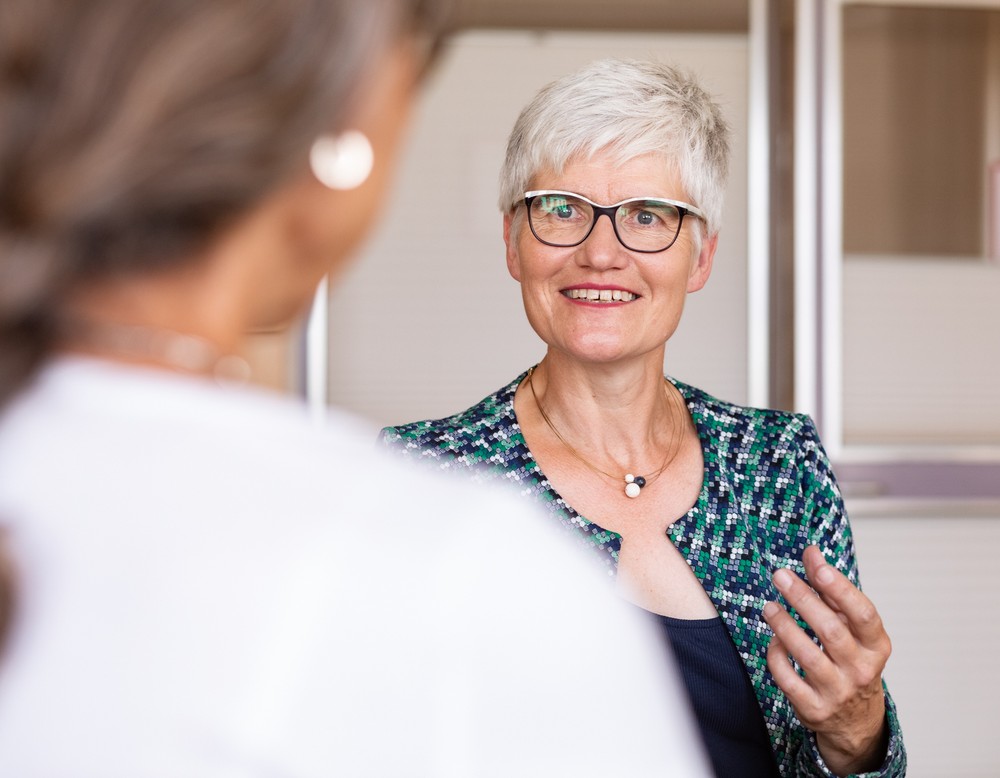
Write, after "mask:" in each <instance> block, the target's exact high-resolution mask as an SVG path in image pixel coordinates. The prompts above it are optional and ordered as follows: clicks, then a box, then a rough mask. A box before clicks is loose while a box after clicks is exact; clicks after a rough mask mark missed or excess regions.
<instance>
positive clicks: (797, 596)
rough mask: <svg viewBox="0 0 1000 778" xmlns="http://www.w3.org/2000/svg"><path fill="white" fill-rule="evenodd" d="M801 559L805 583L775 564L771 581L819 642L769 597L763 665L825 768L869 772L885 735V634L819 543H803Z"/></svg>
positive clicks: (869, 607) (880, 752) (864, 599)
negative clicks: (813, 736) (810, 735)
mask: <svg viewBox="0 0 1000 778" xmlns="http://www.w3.org/2000/svg"><path fill="white" fill-rule="evenodd" d="M802 561H803V563H804V564H805V568H806V575H807V576H808V578H809V583H806V582H805V581H803V580H802V579H801V578H799V576H797V575H796V574H795V573H793V572H792V571H790V570H787V569H780V570H777V571H776V572H775V573H774V575H773V580H774V584H775V586H776V587H777V588H778V591H779V592H781V594H782V596H783V597H784V598H785V601H786V602H788V604H789V605H790V606H791V607H792V608H794V609H795V611H796V612H797V613H798V615H799V617H800V618H801V619H802V620H803V621H804V622H806V623H807V624H808V625H809V627H810V628H811V629H812V630H813V632H815V633H816V636H817V637H818V638H819V640H820V643H821V644H822V645H821V646H817V645H816V643H814V642H813V641H812V639H810V637H809V635H808V634H807V633H806V632H805V631H804V630H803V629H802V628H801V627H799V625H798V624H797V623H796V621H795V619H793V618H792V616H791V615H790V614H789V613H788V611H786V610H785V609H784V608H783V607H781V605H779V604H778V603H776V602H769V603H767V605H765V606H764V618H765V619H766V620H767V623H768V624H769V625H770V626H771V629H772V630H774V637H773V638H772V639H771V644H770V645H769V646H768V650H767V664H768V667H769V668H770V670H771V674H772V675H773V676H774V680H775V682H776V683H777V684H778V686H779V687H780V688H781V690H782V691H783V692H784V693H785V695H786V696H787V697H788V700H789V702H791V704H792V707H793V708H794V709H795V713H796V715H797V716H798V717H799V720H800V721H801V722H802V723H803V724H804V725H805V726H806V727H808V728H809V729H811V730H812V731H813V732H815V733H816V739H817V743H818V745H819V750H820V753H821V754H822V755H823V760H824V761H825V762H826V764H827V767H829V768H830V769H831V770H832V771H833V772H834V773H836V774H837V775H849V774H851V773H856V772H864V771H866V770H875V769H877V768H878V767H879V765H880V764H881V763H882V760H883V759H884V758H885V752H886V747H887V741H888V726H887V725H886V719H885V697H884V696H883V692H882V670H883V669H884V668H885V663H886V661H887V660H888V659H889V654H890V652H891V650H892V644H891V642H890V640H889V635H888V634H886V631H885V628H884V627H883V626H882V619H881V617H880V616H879V614H878V611H877V610H876V609H875V606H874V605H873V604H872V601H871V600H869V599H868V598H867V597H866V596H865V595H864V594H863V593H862V592H861V590H860V589H858V588H857V587H856V586H854V585H853V584H852V583H851V582H850V581H849V580H848V579H847V578H846V577H845V576H844V575H843V574H842V573H841V572H840V571H839V570H837V569H836V568H834V567H833V566H831V565H829V564H827V563H826V560H825V559H824V558H823V554H822V552H821V551H820V550H819V548H817V547H816V546H809V547H808V548H807V549H806V550H805V553H804V554H803V555H802ZM810 584H811V585H810ZM789 656H791V657H792V658H793V659H794V660H795V661H796V662H797V663H798V664H799V666H800V667H801V668H802V669H803V671H804V672H805V677H802V676H800V675H799V674H798V673H797V672H796V670H795V668H794V667H793V666H792V664H791V663H790V662H789Z"/></svg>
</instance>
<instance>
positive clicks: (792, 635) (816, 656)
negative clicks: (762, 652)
mask: <svg viewBox="0 0 1000 778" xmlns="http://www.w3.org/2000/svg"><path fill="white" fill-rule="evenodd" d="M764 619H765V620H766V621H767V623H768V625H769V626H770V627H771V629H772V630H773V631H774V635H775V637H776V638H777V639H778V640H779V641H780V642H781V645H782V646H783V648H784V650H785V652H786V653H788V654H790V655H791V656H792V657H793V658H794V659H795V661H796V662H798V663H799V666H800V667H802V669H803V670H804V671H805V673H806V681H807V682H808V683H809V684H810V685H811V686H813V687H814V688H817V689H818V688H821V687H822V686H823V685H824V684H827V683H832V682H834V681H835V680H836V675H837V668H836V667H835V666H834V665H833V662H832V661H831V659H830V657H828V656H827V655H826V654H825V653H824V652H823V649H821V648H820V647H819V646H817V645H816V643H815V642H814V641H813V639H812V638H810V637H809V635H808V634H806V632H805V630H803V629H802V628H801V627H800V626H799V625H798V623H797V622H796V621H795V619H793V618H792V616H791V614H790V613H788V611H786V610H785V609H784V608H782V607H781V606H780V605H778V603H775V602H769V603H767V604H766V605H765V606H764Z"/></svg>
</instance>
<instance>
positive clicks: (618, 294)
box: [563, 289, 636, 303]
mask: <svg viewBox="0 0 1000 778" xmlns="http://www.w3.org/2000/svg"><path fill="white" fill-rule="evenodd" d="M563 294H565V295H566V296H567V297H568V298H570V299H571V300H587V301H590V302H602V303H612V302H623V303H630V302H632V301H633V300H634V299H635V297H636V296H635V295H634V294H632V292H623V291H622V290H621V289H567V290H566V291H565V292H563Z"/></svg>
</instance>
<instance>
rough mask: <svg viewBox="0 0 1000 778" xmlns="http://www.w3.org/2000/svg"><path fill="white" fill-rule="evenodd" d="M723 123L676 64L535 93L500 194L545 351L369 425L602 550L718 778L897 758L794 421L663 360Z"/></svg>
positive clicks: (809, 449) (835, 497)
mask: <svg viewBox="0 0 1000 778" xmlns="http://www.w3.org/2000/svg"><path fill="white" fill-rule="evenodd" d="M729 134H730V133H729V129H728V127H727V124H726V122H725V120H724V119H723V117H722V113H721V111H720V109H719V106H718V104H717V103H716V102H715V101H714V100H713V99H712V98H711V97H710V96H709V95H708V94H707V93H706V92H705V91H704V89H702V88H701V86H699V84H698V83H697V82H696V81H695V80H694V79H693V78H691V77H690V76H688V75H686V74H684V73H681V72H679V71H678V70H676V69H674V68H671V67H668V66H665V65H661V64H657V63H652V62H636V61H629V60H604V61H600V62H596V63H594V64H592V65H590V66H588V67H586V68H584V69H583V70H581V71H579V72H577V73H574V74H572V75H569V76H567V77H565V78H562V79H560V80H558V81H556V82H554V83H552V84H550V85H548V86H546V87H545V88H543V89H542V90H541V91H540V92H539V93H538V94H537V95H536V97H535V98H534V99H533V100H532V101H531V102H530V104H529V105H528V106H527V107H526V108H525V109H524V110H523V111H522V113H521V115H520V117H519V118H518V120H517V122H516V124H515V126H514V129H513V131H512V133H511V136H510V139H509V143H508V146H507V155H506V159H505V162H504V165H503V171H502V174H501V177H500V208H501V211H502V212H503V225H504V226H503V237H504V241H505V243H506V246H507V267H508V269H509V271H510V274H511V275H512V276H513V277H514V279H515V280H517V281H518V282H519V283H520V285H521V292H522V297H523V301H524V307H525V311H526V313H527V316H528V320H529V322H530V323H531V326H532V327H533V328H534V330H535V332H536V333H538V335H539V337H540V338H541V339H542V340H543V341H544V342H545V344H546V347H547V348H546V352H545V356H544V358H543V359H542V360H541V361H540V362H539V363H538V364H537V365H535V366H534V367H532V368H530V369H528V370H527V371H525V372H524V373H523V374H522V375H520V376H518V377H517V378H516V379H514V381H512V382H511V383H510V384H508V385H507V386H505V387H503V388H502V389H500V390H499V391H497V392H495V393H494V394H492V395H490V396H489V397H487V398H486V399H484V400H483V401H482V402H481V403H479V404H477V405H475V406H473V407H472V408H470V409H468V410H466V411H465V412H463V413H459V414H457V415H455V416H452V417H449V418H445V419H439V420H434V421H421V422H414V423H410V424H405V425H402V426H398V427H394V428H387V429H386V430H384V431H383V439H384V441H385V442H386V443H387V444H388V445H390V446H391V447H393V448H396V449H398V450H400V451H402V452H404V453H405V454H408V455H410V456H413V457H419V458H425V459H430V460H432V461H433V462H435V463H437V464H439V465H440V466H441V467H443V468H447V469H450V470H462V469H468V472H469V473H470V474H475V476H476V477H477V478H479V479H483V478H486V479H487V480H488V479H490V478H496V479H497V480H501V481H503V482H508V483H513V484H515V485H517V486H518V487H519V488H520V490H521V492H522V493H523V494H526V495H528V496H529V497H531V498H534V499H537V500H538V501H540V502H541V503H542V504H543V505H544V506H545V507H546V509H547V510H548V512H549V514H550V515H551V517H552V519H553V521H554V522H556V523H558V524H561V525H563V526H564V527H565V528H566V530H567V531H568V532H569V533H570V534H571V535H572V536H573V537H575V539H576V540H577V542H578V543H580V544H583V545H585V546H588V547H589V548H590V549H592V550H593V552H595V553H596V554H597V555H599V557H600V558H601V559H603V560H604V562H605V564H606V566H607V570H608V572H609V575H611V576H613V577H615V578H616V580H617V583H618V585H619V588H620V590H621V592H622V593H623V595H624V596H625V597H626V598H627V599H629V600H631V601H632V602H633V603H635V604H636V605H638V606H640V607H641V608H643V609H645V610H646V611H648V612H650V613H651V614H652V615H653V616H654V617H655V619H656V620H657V621H658V622H659V623H660V625H661V626H662V629H663V631H664V633H665V635H666V637H667V638H668V639H669V641H670V643H671V644H672V645H673V647H674V649H675V653H676V654H677V655H678V657H679V658H680V661H681V666H682V669H683V671H684V675H685V680H686V681H687V684H688V688H689V692H690V694H691V697H692V701H693V705H694V708H695V711H696V713H697V714H698V719H699V723H700V725H701V730H702V734H703V736H704V739H705V742H706V744H707V746H708V750H709V753H710V754H711V756H712V759H713V761H714V765H715V769H716V772H717V774H718V775H720V776H723V775H724V776H734V775H739V776H741V777H743V778H745V777H746V776H771V775H776V774H781V775H786V776H791V775H831V774H836V775H848V774H856V773H865V772H870V773H871V774H873V775H880V776H899V775H903V774H904V772H905V766H906V756H905V751H904V749H903V742H902V736H901V732H900V728H899V722H898V719H897V716H896V711H895V707H894V705H893V702H892V699H891V698H890V696H889V694H888V692H887V691H886V690H885V688H884V686H883V683H882V678H881V674H882V669H883V667H884V666H885V662H886V660H887V659H888V656H889V651H890V641H889V638H888V636H887V634H886V632H885V630H884V628H883V627H882V624H881V621H880V620H879V618H878V615H877V612H876V611H875V609H874V608H873V606H872V604H871V602H870V601H869V600H868V598H867V597H866V596H865V595H864V594H862V593H861V591H860V589H859V588H858V572H857V564H856V560H855V554H854V545H853V541H852V538H851V530H850V526H849V524H848V521H847V516H846V515H845V512H844V506H843V502H842V500H841V496H840V493H839V491H838V488H837V485H836V482H835V480H834V476H833V473H832V471H831V468H830V464H829V462H828V461H827V458H826V455H825V454H824V452H823V449H822V446H821V444H820V442H819V439H818V437H817V433H816V429H815V427H814V425H813V423H812V421H811V420H810V419H809V418H808V417H806V416H802V415H795V414H791V413H785V412H781V411H772V410H760V409H754V408H745V407H739V406H736V405H733V404H731V403H727V402H724V401H721V400H718V399H716V398H714V397H711V396H709V395H708V394H706V393H705V392H703V391H701V390H699V389H696V388H694V387H692V386H689V385H687V384H685V383H682V382H681V381H679V380H676V379H674V378H670V377H665V376H664V372H663V367H664V359H665V356H666V347H667V344H668V343H669V341H670V338H671V336H672V335H673V334H674V332H675V331H676V329H677V326H678V322H679V321H680V317H681V313H682V310H683V307H684V301H685V298H686V296H687V295H688V294H690V293H692V292H696V291H698V290H700V289H701V288H702V287H703V286H704V285H705V283H706V282H707V281H708V278H709V275H710V273H711V270H712V262H713V258H714V255H715V249H716V245H717V242H718V237H719V235H718V233H719V225H720V219H721V211H722V200H723V190H724V186H725V180H726V175H727V166H728V159H729ZM602 217H607V218H602ZM498 531H499V532H502V531H503V528H502V527H498ZM807 580H808V583H807V582H806V581H807ZM817 595H818V596H817ZM792 609H794V610H795V611H796V612H797V616H798V619H797V620H796V618H794V617H793V615H792V614H791V613H790V611H791V610H792ZM772 635H773V636H772ZM581 650H583V651H585V650H586V647H581ZM789 660H791V661H789Z"/></svg>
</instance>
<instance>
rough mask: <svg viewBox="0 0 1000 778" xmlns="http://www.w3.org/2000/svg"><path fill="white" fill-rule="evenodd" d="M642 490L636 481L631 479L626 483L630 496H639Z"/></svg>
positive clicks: (626, 490) (626, 492) (626, 489)
mask: <svg viewBox="0 0 1000 778" xmlns="http://www.w3.org/2000/svg"><path fill="white" fill-rule="evenodd" d="M641 491H642V488H641V487H640V486H639V484H637V483H636V482H635V481H629V482H628V483H627V484H625V494H626V495H627V496H629V497H633V498H634V497H638V496H639V492H641Z"/></svg>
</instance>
